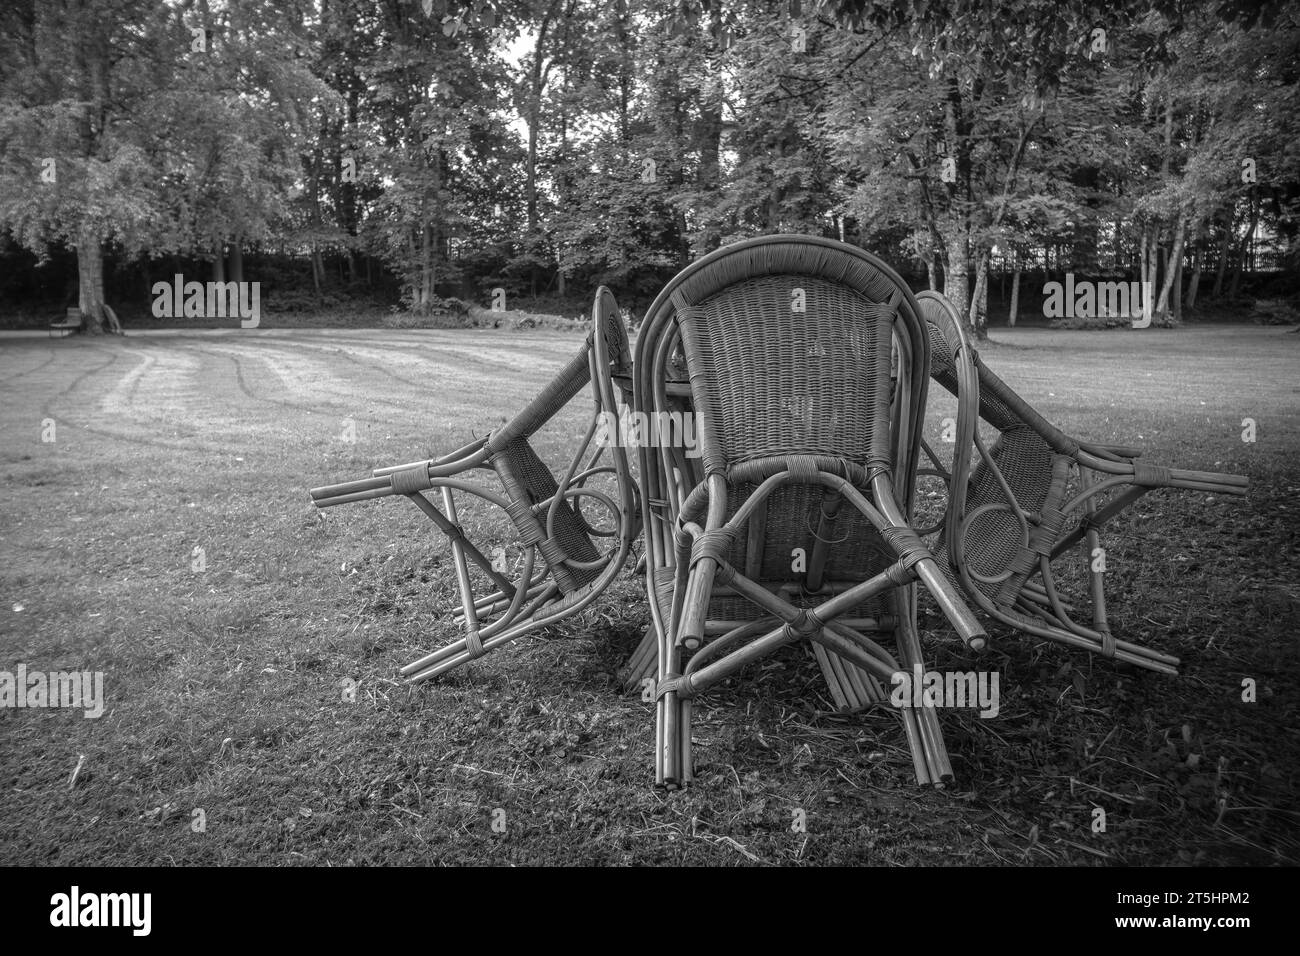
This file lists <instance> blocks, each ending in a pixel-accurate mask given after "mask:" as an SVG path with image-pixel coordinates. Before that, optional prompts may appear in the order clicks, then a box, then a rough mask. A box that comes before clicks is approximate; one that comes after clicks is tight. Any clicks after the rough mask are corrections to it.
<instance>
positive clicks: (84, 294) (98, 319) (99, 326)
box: [77, 224, 104, 335]
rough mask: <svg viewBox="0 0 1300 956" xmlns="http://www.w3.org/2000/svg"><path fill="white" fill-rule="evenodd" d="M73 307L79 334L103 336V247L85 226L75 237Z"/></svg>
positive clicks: (96, 236)
mask: <svg viewBox="0 0 1300 956" xmlns="http://www.w3.org/2000/svg"><path fill="white" fill-rule="evenodd" d="M77 300H78V302H77V304H78V308H80V309H81V328H82V331H84V332H86V333H88V334H90V335H103V334H104V247H103V246H102V245H101V244H100V241H99V235H98V234H97V233H96V232H95V230H94V229H93V228H92V227H90V226H87V225H85V224H83V225H82V227H81V229H80V232H79V234H78V236H77Z"/></svg>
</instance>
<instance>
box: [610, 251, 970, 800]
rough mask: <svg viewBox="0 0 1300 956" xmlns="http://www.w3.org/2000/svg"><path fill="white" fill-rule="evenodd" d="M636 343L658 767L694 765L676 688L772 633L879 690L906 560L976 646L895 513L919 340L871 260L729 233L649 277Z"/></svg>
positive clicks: (891, 661) (928, 778)
mask: <svg viewBox="0 0 1300 956" xmlns="http://www.w3.org/2000/svg"><path fill="white" fill-rule="evenodd" d="M891 343H892V347H891ZM636 355H637V360H636V369H635V371H636V379H635V387H634V407H635V409H636V411H637V412H638V413H640V414H641V415H643V416H644V420H645V421H647V422H659V423H661V427H659V429H658V438H659V440H658V441H644V440H643V441H641V442H639V443H637V444H638V454H639V462H640V474H641V480H642V484H643V488H642V490H643V512H644V523H645V528H646V554H647V573H646V578H647V589H648V591H649V594H650V598H651V599H650V602H649V603H650V610H651V617H652V622H653V629H654V633H655V636H656V647H655V651H656V653H655V661H656V663H657V667H656V680H655V682H654V691H655V698H656V748H655V755H656V756H655V780H656V783H657V784H659V785H663V786H666V787H669V788H672V787H676V786H679V785H682V784H684V783H686V782H688V781H689V780H690V779H691V752H690V742H691V732H690V720H691V699H692V698H694V697H695V696H696V695H698V694H700V693H702V692H704V691H706V690H707V689H709V688H710V687H713V686H715V685H716V684H717V683H718V682H719V681H721V680H723V679H725V678H726V677H728V676H730V675H732V674H734V673H735V672H736V671H738V670H739V669H740V668H742V667H743V666H745V665H746V664H748V663H750V662H752V661H755V660H757V659H759V658H761V657H763V656H765V655H767V654H769V653H771V652H772V651H775V650H776V649H777V648H779V647H782V646H784V645H787V644H790V643H793V642H796V641H799V640H801V639H806V640H808V641H811V642H813V644H814V646H815V647H820V648H821V649H822V651H823V652H829V653H822V654H821V655H820V656H821V659H822V660H823V662H824V667H827V666H829V667H830V668H831V669H832V670H833V671H834V672H835V673H836V680H837V682H839V681H842V682H843V685H847V686H848V687H850V688H851V689H853V690H855V692H856V693H857V694H858V695H861V696H865V697H866V698H868V699H873V700H881V699H883V697H884V695H883V694H882V692H881V688H880V684H879V682H880V681H883V682H884V683H885V684H886V685H888V684H889V683H890V682H891V678H892V677H893V675H895V674H896V673H897V672H899V671H900V670H903V669H904V668H906V669H907V670H908V671H909V672H910V671H911V670H912V668H913V667H914V666H919V665H921V647H920V640H919V634H918V632H917V629H916V626H915V613H916V602H915V593H914V582H916V581H917V580H918V579H919V581H920V582H921V583H923V584H924V585H925V586H926V588H927V589H928V590H929V591H930V592H931V593H932V594H933V595H934V597H935V599H936V601H937V602H938V604H939V606H940V607H941V608H942V609H943V611H944V612H945V614H946V615H947V616H948V618H949V620H950V621H951V622H952V624H953V625H954V626H955V627H956V629H957V630H958V632H959V633H960V634H961V635H962V637H963V638H964V639H965V640H966V642H967V644H968V645H969V646H970V647H972V648H974V649H980V648H982V647H983V646H984V643H985V634H984V630H983V628H982V626H981V625H980V624H979V622H978V621H977V620H976V619H975V617H974V615H973V614H972V613H971V611H970V610H969V609H968V608H967V607H966V605H965V604H964V603H963V600H962V598H961V597H960V592H959V591H958V589H956V588H955V587H953V585H952V584H951V582H950V581H949V580H948V579H947V578H945V577H944V574H943V571H942V570H941V568H940V567H939V565H938V564H937V563H936V561H935V559H934V557H933V556H932V555H931V553H930V551H929V550H928V549H927V548H926V547H925V545H924V543H923V542H922V541H921V539H920V538H919V537H918V536H917V535H916V533H915V532H914V531H913V530H912V529H911V528H910V527H909V526H908V514H909V511H910V508H911V491H912V486H913V481H914V477H915V472H916V467H917V457H918V453H919V447H920V446H919V441H920V429H919V424H920V415H921V413H922V410H923V409H924V407H925V396H926V388H927V384H928V375H927V374H926V373H927V370H928V362H929V341H928V339H927V337H926V334H925V328H924V324H923V322H922V321H921V317H920V312H919V308H918V306H917V304H916V300H915V299H914V298H913V297H912V294H911V293H910V292H909V291H908V289H907V286H906V285H905V284H904V283H903V281H902V280H901V279H900V278H899V277H898V276H897V274H896V273H894V272H893V271H892V270H891V269H889V267H888V266H886V265H885V264H884V263H882V262H880V261H879V260H878V259H876V258H874V257H873V256H871V255H869V254H867V253H865V252H863V251H862V250H860V249H857V248H855V247H852V246H848V245H845V244H843V243H839V242H834V241H831V240H825V239H810V238H806V237H800V236H765V237H761V238H758V239H752V240H747V241H745V242H740V243H737V244H735V245H731V246H727V247H725V248H723V249H720V250H718V251H717V252H714V253H712V254H711V255H708V256H706V257H705V258H703V259H701V260H700V261H698V262H696V263H695V264H694V265H692V266H690V267H688V268H687V269H686V270H685V271H683V272H682V273H680V274H679V275H678V276H677V277H676V278H675V279H673V280H672V282H670V283H669V285H668V286H667V287H666V288H665V289H664V290H663V292H661V293H660V295H659V297H658V298H657V299H656V300H655V302H654V303H653V304H652V305H651V307H650V309H649V311H648V312H647V315H646V320H645V325H644V326H643V328H642V332H641V335H640V336H639V338H638V340H637V350H636ZM891 360H893V361H895V362H896V363H897V377H896V387H894V380H893V379H891ZM688 414H693V420H692V419H691V418H688V417H685V416H687V415H688ZM691 425H693V426H694V428H693V429H692V428H691V427H689V426H691ZM692 431H694V432H695V433H696V434H697V435H698V446H697V447H695V448H692V447H691V443H690V437H691V432H692ZM868 635H875V636H876V637H879V636H881V635H892V636H893V637H894V638H895V640H896V642H897V645H898V649H899V655H900V656H899V659H898V660H896V659H895V658H894V657H893V656H892V655H891V654H890V653H889V652H888V651H886V650H885V649H884V648H883V647H882V646H881V645H880V644H879V643H877V642H876V640H874V639H873V638H872V637H870V636H868ZM687 655H690V657H689V660H685V658H686V656H687ZM832 657H833V659H832ZM900 661H901V665H900ZM634 663H635V662H634ZM846 665H850V666H851V668H852V669H846ZM899 714H900V716H901V718H902V721H903V726H904V730H905V733H906V735H907V739H908V742H909V745H910V746H911V750H912V755H913V760H914V766H915V770H916V775H917V779H918V780H919V781H920V782H922V783H936V784H940V783H942V782H943V781H945V780H947V779H950V778H951V775H952V770H951V766H950V764H949V762H948V757H947V753H946V751H945V750H944V746H943V740H942V736H941V734H940V731H939V725H938V721H937V718H936V715H935V713H934V708H932V707H923V708H918V709H910V708H901V709H900V710H899Z"/></svg>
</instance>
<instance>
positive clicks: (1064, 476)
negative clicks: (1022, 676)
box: [917, 292, 1247, 674]
mask: <svg viewBox="0 0 1300 956" xmlns="http://www.w3.org/2000/svg"><path fill="white" fill-rule="evenodd" d="M917 302H918V303H919V304H920V307H921V311H922V313H923V315H924V316H925V320H926V324H927V325H928V327H929V332H930V374H931V376H932V377H933V378H934V380H935V381H936V382H938V383H939V384H940V385H942V386H943V387H944V388H945V389H947V390H948V391H949V392H952V393H953V394H954V395H955V396H956V397H957V400H958V422H957V435H956V439H957V440H956V442H955V444H954V448H955V453H954V455H953V459H952V461H951V462H950V463H949V462H945V461H944V460H943V458H944V456H941V455H939V454H937V453H936V452H935V450H934V449H933V448H932V447H931V446H930V445H929V444H928V443H923V447H924V450H925V453H926V456H927V457H928V458H929V459H930V462H931V465H932V466H933V467H932V468H927V469H922V471H923V472H928V473H930V474H938V475H940V476H941V477H943V479H944V480H945V481H946V482H947V484H948V487H949V490H950V494H949V499H948V509H947V512H946V516H945V518H944V519H943V529H944V533H943V540H942V543H941V544H940V545H939V546H938V547H937V548H936V549H935V554H936V556H937V557H938V558H940V559H941V561H942V562H943V563H944V564H945V565H946V566H947V569H948V571H949V574H950V576H951V577H952V579H953V580H954V581H956V582H958V583H960V585H961V587H962V590H963V591H964V592H965V593H966V594H967V595H968V596H969V597H970V599H971V600H972V601H974V602H975V604H976V605H978V606H979V607H980V608H981V609H982V610H983V611H985V612H986V613H987V614H989V615H990V616H991V617H993V618H995V619H996V620H998V621H1001V622H1002V623H1004V624H1009V625H1011V626H1012V627H1014V628H1017V629H1019V630H1021V631H1024V632H1026V633H1029V634H1034V635H1037V636H1039V637H1044V638H1047V639H1049V640H1053V641H1057V642H1059V643H1062V644H1066V645H1069V646H1071V647H1078V648H1083V649H1084V650H1087V651H1091V652H1092V653H1096V654H1101V655H1102V656H1104V657H1109V658H1115V659H1116V660H1121V661H1125V662H1127V663H1129V664H1135V665H1137V666H1139V667H1143V668H1147V669H1149V670H1153V671H1159V672H1162V673H1168V674H1174V673H1177V666H1178V658H1176V657H1172V656H1170V655H1168V654H1163V653H1161V652H1159V651H1155V650H1153V649H1151V648H1147V647H1143V646H1141V645H1139V644H1134V643H1131V642H1129V641H1122V640H1119V639H1117V638H1116V637H1115V636H1114V635H1113V634H1112V633H1111V631H1110V627H1109V625H1108V623H1107V616H1106V597H1105V593H1104V590H1103V588H1104V581H1105V573H1106V572H1105V571H1104V570H1103V568H1104V562H1099V561H1096V560H1094V558H1095V557H1096V556H1099V555H1101V554H1102V552H1099V551H1098V549H1099V548H1101V536H1100V535H1101V529H1102V527H1103V526H1104V525H1105V524H1106V522H1107V521H1109V520H1110V519H1111V518H1113V517H1115V515H1117V514H1119V513H1120V512H1121V511H1123V510H1124V509H1125V508H1127V507H1128V506H1129V505H1131V504H1132V503H1133V502H1134V501H1136V500H1137V499H1138V498H1141V497H1142V496H1143V495H1145V494H1146V493H1147V492H1149V491H1152V490H1154V489H1156V488H1186V489H1191V490H1194V491H1207V492H1213V493H1215V494H1223V495H1244V494H1245V493H1246V487H1247V479H1246V478H1244V477H1242V476H1239V475H1225V474H1216V473H1213V472H1204V471H1184V470H1181V469H1177V468H1164V467H1160V466H1157V465H1151V464H1147V463H1145V462H1143V461H1139V460H1138V456H1139V455H1140V452H1139V451H1138V450H1137V449H1134V448H1125V447H1121V446H1113V445H1097V444H1093V443H1090V442H1085V441H1079V440H1077V439H1074V438H1071V437H1070V436H1068V435H1066V434H1065V433H1064V432H1062V431H1060V430H1059V429H1057V428H1055V427H1053V426H1052V425H1051V424H1050V423H1049V422H1048V421H1047V420H1046V419H1044V418H1043V416H1042V415H1040V414H1039V413H1038V412H1036V411H1035V410H1034V409H1033V408H1032V407H1030V406H1029V404H1028V403H1026V402H1025V400H1024V399H1022V398H1021V397H1020V396H1019V395H1017V394H1016V393H1015V392H1014V391H1012V390H1011V389H1010V388H1008V387H1007V385H1006V383H1005V382H1003V381H1002V380H1001V379H1000V378H998V377H997V376H996V375H994V374H993V372H991V371H990V370H989V369H988V367H987V366H985V365H984V364H983V363H982V362H981V361H980V359H979V355H978V354H977V353H976V351H975V349H973V348H972V347H971V345H970V343H969V342H968V340H967V338H966V335H965V332H964V330H963V326H962V322H961V318H960V316H959V315H958V313H957V311H956V310H955V309H954V308H953V306H952V304H951V303H949V302H948V300H947V299H945V298H944V297H943V296H942V295H940V294H938V293H937V292H922V293H920V294H919V295H918V296H917ZM977 412H978V417H979V418H980V419H982V420H983V421H984V422H985V423H987V425H989V426H991V427H992V428H993V429H995V430H996V432H997V438H996V439H995V440H994V442H993V444H992V445H986V444H985V442H984V441H983V440H981V439H980V437H979V434H978V431H977V430H976V428H975V427H974V420H975V417H976V413H977ZM972 450H973V452H974V453H975V456H976V463H975V466H974V468H973V469H972V468H971V457H972V456H971V452H972ZM921 530H922V531H923V532H924V531H928V530H930V529H925V528H923V529H921ZM1080 543H1082V545H1083V547H1082V549H1081V553H1080V558H1081V560H1082V567H1081V570H1082V571H1083V572H1085V573H1086V575H1087V580H1088V588H1087V592H1088V593H1087V596H1086V600H1088V602H1089V603H1090V604H1091V614H1090V620H1089V621H1088V622H1087V623H1080V622H1079V621H1076V620H1075V619H1074V618H1075V610H1074V608H1073V607H1072V605H1071V604H1070V603H1069V602H1068V601H1067V600H1066V599H1065V598H1064V597H1063V591H1064V589H1063V588H1062V586H1061V583H1060V581H1059V580H1058V578H1059V575H1058V571H1060V570H1061V569H1062V565H1063V564H1064V560H1063V559H1064V557H1065V555H1066V553H1067V552H1068V551H1070V550H1071V549H1073V548H1074V547H1075V546H1076V545H1078V544H1080Z"/></svg>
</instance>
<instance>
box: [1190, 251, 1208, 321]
mask: <svg viewBox="0 0 1300 956" xmlns="http://www.w3.org/2000/svg"><path fill="white" fill-rule="evenodd" d="M1204 264H1205V249H1204V248H1202V249H1198V250H1197V251H1196V268H1194V269H1193V270H1192V281H1191V282H1189V283H1187V310H1188V311H1189V312H1190V311H1191V310H1192V309H1194V308H1196V293H1197V291H1198V290H1199V289H1200V288H1201V267H1202V266H1203V265H1204Z"/></svg>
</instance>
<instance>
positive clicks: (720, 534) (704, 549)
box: [691, 527, 740, 567]
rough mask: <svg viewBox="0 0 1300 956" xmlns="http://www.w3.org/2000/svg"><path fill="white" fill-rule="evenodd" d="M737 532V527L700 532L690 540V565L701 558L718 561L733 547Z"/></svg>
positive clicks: (698, 561)
mask: <svg viewBox="0 0 1300 956" xmlns="http://www.w3.org/2000/svg"><path fill="white" fill-rule="evenodd" d="M739 532H740V529H739V528H734V527H722V528H717V529H715V530H713V531H706V532H704V533H703V534H701V535H700V536H699V537H697V538H696V539H695V540H693V541H692V542H691V567H695V565H697V564H699V563H700V560H701V559H703V558H712V559H713V560H714V561H717V562H719V563H720V562H721V561H722V560H723V559H724V558H725V557H726V556H727V553H728V552H729V551H730V550H731V549H732V548H733V547H735V544H736V540H737V538H738V537H739Z"/></svg>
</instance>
